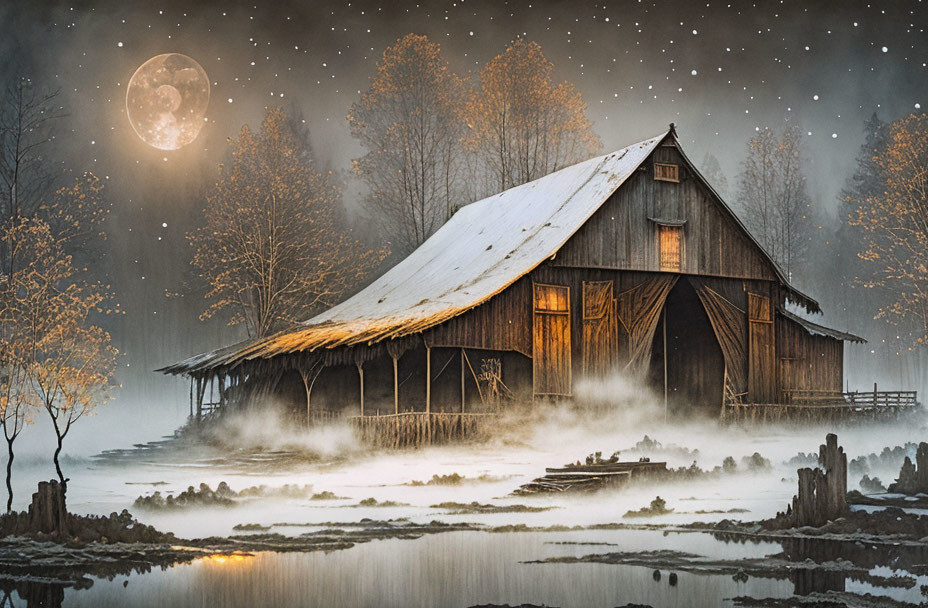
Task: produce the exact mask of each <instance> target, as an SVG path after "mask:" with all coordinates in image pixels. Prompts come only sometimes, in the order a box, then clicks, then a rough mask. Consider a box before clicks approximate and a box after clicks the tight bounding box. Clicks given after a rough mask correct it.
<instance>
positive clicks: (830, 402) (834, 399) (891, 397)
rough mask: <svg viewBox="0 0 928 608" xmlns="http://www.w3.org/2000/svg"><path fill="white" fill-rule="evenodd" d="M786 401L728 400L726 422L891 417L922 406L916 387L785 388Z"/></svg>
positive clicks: (824, 420)
mask: <svg viewBox="0 0 928 608" xmlns="http://www.w3.org/2000/svg"><path fill="white" fill-rule="evenodd" d="M783 400H784V403H726V404H725V405H723V406H722V421H723V422H732V423H737V422H745V423H764V422H787V421H790V422H835V421H849V422H850V421H878V420H892V419H895V418H898V417H899V416H900V415H902V414H904V413H907V412H912V411H915V410H916V409H917V408H918V407H919V403H918V394H917V393H916V391H864V392H860V391H851V392H846V393H841V392H837V391H810V390H802V391H800V390H791V391H783Z"/></svg>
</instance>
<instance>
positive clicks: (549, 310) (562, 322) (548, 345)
mask: <svg viewBox="0 0 928 608" xmlns="http://www.w3.org/2000/svg"><path fill="white" fill-rule="evenodd" d="M533 288H534V298H533V299H534V306H533V315H532V316H533V332H532V333H533V340H532V374H533V378H534V380H533V393H534V394H535V395H537V396H544V395H570V380H571V378H570V288H568V287H563V286H561V285H542V284H540V283H534V284H533Z"/></svg>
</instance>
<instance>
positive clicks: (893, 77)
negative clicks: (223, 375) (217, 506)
mask: <svg viewBox="0 0 928 608" xmlns="http://www.w3.org/2000/svg"><path fill="white" fill-rule="evenodd" d="M27 4H29V6H27ZM832 5H840V6H832ZM926 24H928V6H926V3H925V2H919V1H898V2H853V1H851V2H840V3H837V2H835V3H830V2H819V3H811V2H788V1H782V2H755V3H747V2H731V3H726V2H718V3H716V2H709V3H701V4H700V3H695V2H598V3H594V2H550V1H539V0H536V1H532V2H500V1H496V0H489V1H480V2H478V1H473V0H466V1H460V0H458V1H452V2H425V1H423V2H418V3H416V2H395V3H394V2H325V3H323V2H311V1H305V2H295V1H290V2H275V3H254V2H252V3H242V4H238V3H234V2H177V1H173V0H172V1H166V2H160V1H159V0H154V1H152V2H118V1H101V2H89V1H75V2H69V3H42V2H35V3H25V2H21V3H17V4H16V5H13V4H11V3H4V4H3V6H2V7H0V49H2V53H0V61H2V63H0V75H2V76H3V78H4V80H6V81H7V82H9V81H10V78H15V77H16V76H18V75H23V76H28V77H29V78H31V79H32V80H33V81H34V82H35V83H36V84H37V86H38V87H39V88H45V89H60V90H61V94H60V97H59V99H60V101H61V104H62V105H63V106H64V107H65V109H66V110H67V112H68V116H67V117H66V118H65V119H63V120H62V121H61V125H60V126H61V133H60V136H59V137H58V138H57V143H56V147H55V149H54V150H53V151H52V156H53V157H54V158H55V160H56V161H57V162H58V163H60V166H61V168H62V171H63V172H69V173H75V174H76V173H80V172H82V171H86V170H90V171H93V172H95V173H96V174H97V175H98V176H100V177H101V178H104V179H105V180H106V184H107V195H108V198H109V200H110V201H111V203H112V205H113V216H112V221H111V223H110V227H109V232H110V243H111V251H110V254H109V257H108V261H107V264H108V266H107V269H108V271H109V272H111V274H112V278H113V281H114V287H115V289H116V291H117V293H118V294H119V295H120V301H121V303H122V305H123V306H124V307H125V308H126V310H127V315H126V317H125V319H124V320H123V321H122V322H123V323H124V324H125V327H124V328H123V329H124V330H125V331H122V332H116V335H115V342H116V344H117V345H118V346H119V347H120V349H121V350H122V351H123V353H124V358H123V360H122V362H121V365H122V366H123V367H124V371H123V372H122V374H121V376H122V378H121V379H122V381H123V382H124V384H125V385H126V388H125V389H124V394H123V396H121V397H120V399H124V400H127V401H132V402H134V403H142V402H144V401H145V395H149V394H151V393H152V391H158V392H159V394H161V395H170V396H171V397H170V398H168V399H167V400H166V401H167V403H162V404H161V405H159V406H158V407H159V408H161V409H162V410H163V411H168V412H170V413H171V414H172V415H174V418H172V419H170V424H165V428H167V427H169V426H174V425H176V423H177V421H178V417H179V416H182V415H183V413H184V412H185V411H186V403H185V401H184V400H183V398H182V395H184V391H185V390H186V389H185V387H184V386H183V385H182V384H181V383H180V382H175V381H173V380H165V379H162V378H159V377H158V376H157V375H155V374H152V373H150V370H151V369H153V368H155V367H158V366H160V365H164V364H167V363H169V362H171V361H173V360H174V359H176V358H178V357H180V356H186V355H189V354H192V353H193V352H195V351H197V350H200V349H202V348H206V347H212V346H217V345H219V344H222V343H226V342H229V341H231V340H233V339H235V338H237V337H239V334H237V333H235V332H234V331H232V330H229V329H228V328H225V327H223V326H222V325H221V324H219V323H210V324H208V325H204V324H201V323H200V322H199V321H197V320H196V316H197V312H198V310H199V308H198V307H199V305H200V303H199V302H190V301H189V299H188V301H184V299H179V300H178V299H169V298H166V297H165V292H166V291H176V290H177V289H179V287H180V286H181V285H182V283H183V282H184V281H189V280H190V279H191V277H190V276H189V271H188V270H187V261H188V259H189V253H190V252H189V246H188V245H187V243H186V240H185V238H184V235H185V233H186V232H187V230H189V229H190V228H191V222H194V221H196V218H197V214H198V213H199V210H200V209H201V208H202V203H203V194H204V192H205V191H206V190H207V189H208V187H209V185H210V183H211V181H212V180H213V179H214V178H215V176H216V172H217V166H218V163H219V162H221V160H222V158H223V156H224V155H225V153H226V151H227V144H226V141H227V138H229V137H234V136H235V135H236V133H237V132H238V130H239V128H240V127H241V125H242V124H243V123H249V124H251V125H254V126H257V123H258V122H259V121H260V118H261V116H262V114H263V108H264V107H265V106H269V105H281V106H284V107H285V108H287V109H289V110H291V111H293V110H295V111H298V112H300V113H301V114H302V116H303V118H304V119H305V120H306V122H307V124H308V125H309V128H310V132H311V134H312V142H313V145H314V148H315V150H316V154H317V156H318V157H319V158H321V159H322V160H323V162H324V163H325V164H326V165H327V166H328V167H329V168H331V169H333V170H336V171H344V172H346V173H347V171H348V170H349V169H350V166H351V159H352V158H356V157H358V156H360V155H361V154H362V150H361V149H360V148H359V147H358V145H357V144H356V143H355V142H354V141H353V140H352V139H351V137H350V135H349V132H348V127H347V123H346V120H345V115H346V113H347V111H348V109H349V107H350V105H351V104H352V103H353V102H355V101H356V100H357V99H358V96H359V93H360V91H361V90H363V89H365V88H366V87H367V84H368V80H369V78H370V76H371V75H372V74H373V71H374V69H375V65H376V62H377V60H378V58H379V57H380V55H381V53H382V52H383V49H384V47H385V46H387V45H389V44H391V43H393V42H394V41H395V40H396V39H397V38H399V37H401V36H403V35H405V34H407V33H409V32H415V33H420V34H426V35H428V36H429V37H430V38H431V39H432V40H434V41H436V42H439V43H440V44H441V45H442V50H443V53H444V55H445V57H446V58H447V60H448V61H449V62H450V63H451V65H452V67H453V68H454V69H455V70H456V71H457V72H458V73H459V74H461V75H470V76H476V73H477V72H478V71H479V69H480V67H481V66H482V65H483V64H484V63H485V62H486V61H488V60H489V59H490V58H492V57H493V56H494V55H496V54H497V53H499V52H501V51H503V50H504V48H505V47H506V45H507V44H508V43H510V42H511V41H513V40H515V39H517V38H525V39H528V40H531V41H536V42H538V43H540V44H541V46H542V48H543V50H544V52H545V54H546V55H547V57H548V58H549V59H550V60H552V61H553V62H554V64H555V69H556V76H557V78H558V79H560V80H569V81H571V82H572V83H574V85H575V86H576V87H577V89H578V90H579V92H580V93H582V94H583V97H584V100H585V101H586V103H587V104H588V116H589V118H590V119H591V120H592V121H593V122H594V130H595V131H596V133H597V134H598V135H599V136H600V138H601V139H602V141H603V143H604V146H605V150H604V152H607V151H610V150H613V149H616V148H620V147H623V146H625V145H627V144H629V143H632V142H634V141H638V140H640V139H643V138H645V137H648V136H651V135H654V134H657V133H659V132H662V131H663V130H664V129H666V127H667V124H668V123H670V122H674V123H676V125H677V128H678V132H679V135H680V136H681V139H682V141H683V143H684V145H685V146H686V150H687V152H688V154H689V156H690V158H692V159H693V160H694V161H696V162H697V163H699V161H700V160H701V159H702V158H703V157H704V155H705V153H706V152H711V153H713V154H714V155H715V156H717V157H718V159H719V160H720V162H721V164H722V167H723V169H724V171H725V173H726V174H727V176H728V179H729V182H730V183H731V184H732V186H734V184H735V178H736V174H737V170H738V163H739V159H740V155H741V154H742V152H743V150H744V148H745V144H746V142H747V140H748V138H750V137H751V136H752V135H753V133H754V132H755V131H756V130H758V129H762V128H764V127H767V126H775V127H780V126H782V125H783V124H784V122H789V123H791V124H795V123H798V124H800V125H801V126H802V129H803V132H804V133H806V138H805V146H806V148H805V152H806V159H807V161H808V167H807V175H808V179H809V189H810V193H811V194H812V196H813V197H814V198H815V199H816V201H817V204H818V205H819V206H820V209H821V210H822V212H823V213H825V214H826V216H827V215H829V214H830V215H831V216H834V214H835V212H836V208H837V202H838V196H839V192H840V189H841V187H842V186H843V185H844V182H845V180H846V179H847V177H848V176H849V175H850V173H851V172H852V171H853V168H854V159H855V157H856V155H857V153H858V149H859V146H860V144H861V143H862V140H863V130H862V127H863V122H864V120H866V119H867V118H868V117H869V116H870V115H872V114H873V113H874V112H877V113H878V114H879V115H880V116H881V117H882V118H884V119H887V120H892V119H895V118H898V117H900V116H902V115H905V114H907V113H910V112H914V111H918V110H919V109H920V108H921V105H922V104H928V67H926V63H928V37H926V34H925V30H924V28H925V25H926ZM168 52H176V53H183V54H186V55H189V56H190V57H192V58H193V59H195V60H196V61H197V62H199V63H200V65H202V66H203V68H204V69H205V70H206V73H207V74H208V76H209V80H210V83H211V99H210V105H209V109H208V111H207V122H206V124H205V126H204V128H203V130H202V131H201V133H200V136H199V138H198V139H197V140H196V141H195V142H194V143H192V144H191V145H189V146H187V147H185V148H183V149H181V150H178V151H172V152H165V151H161V150H156V149H154V148H151V147H149V146H147V145H146V144H145V143H143V142H142V141H141V140H140V139H139V138H138V137H137V136H136V135H135V133H134V132H133V130H132V128H131V127H130V125H129V123H128V121H127V118H126V110H125V94H126V90H125V88H126V85H127V82H128V80H129V78H130V76H131V75H132V73H133V72H134V71H135V69H136V68H137V67H138V66H139V65H141V64H142V63H144V62H145V61H146V60H147V59H149V58H150V57H152V56H154V55H157V54H160V53H168ZM347 179H348V183H347V186H348V189H347V193H348V196H346V204H347V205H348V206H349V208H350V209H351V210H354V211H358V205H357V203H356V202H355V201H356V200H357V198H358V194H360V193H361V192H362V190H361V188H362V186H361V185H360V184H359V183H358V181H357V180H355V179H354V178H352V177H350V176H348V177H347ZM63 183H64V180H63ZM358 217H359V218H360V215H359V216H358ZM382 236H383V237H384V238H385V239H387V240H389V235H382ZM166 390H167V391H168V392H164V391H166ZM174 395H176V396H178V398H177V399H176V401H177V402H176V403H174V401H175V400H174V399H173V396H174ZM143 409H148V408H147V407H143Z"/></svg>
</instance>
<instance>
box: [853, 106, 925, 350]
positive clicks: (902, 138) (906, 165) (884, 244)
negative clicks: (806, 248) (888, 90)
mask: <svg viewBox="0 0 928 608" xmlns="http://www.w3.org/2000/svg"><path fill="white" fill-rule="evenodd" d="M872 161H873V165H874V169H875V171H873V174H874V175H877V176H879V178H878V179H879V180H880V186H881V187H878V186H876V185H875V184H874V185H872V186H868V187H866V188H862V189H861V194H865V196H863V197H862V198H860V199H856V203H857V209H856V211H855V212H854V214H853V215H852V217H851V220H850V223H851V224H852V225H853V226H856V227H858V228H860V229H861V230H862V231H863V232H864V234H865V235H866V240H865V242H864V246H863V247H862V249H861V251H860V254H859V255H860V257H861V258H862V259H863V260H864V261H866V262H868V265H869V267H870V271H871V274H870V277H869V279H868V280H866V282H865V284H866V286H868V287H874V288H882V289H883V290H884V291H885V292H886V294H887V295H888V297H889V300H890V302H889V303H888V304H887V305H885V306H883V307H881V308H880V310H879V312H878V314H877V317H878V318H884V319H886V320H888V321H890V322H901V321H914V322H915V323H917V324H918V327H919V334H920V335H919V337H918V338H917V339H916V341H917V342H918V343H920V344H924V343H926V342H928V115H926V114H912V115H910V116H908V117H905V118H901V119H899V120H897V121H895V122H894V123H892V124H891V125H890V128H889V133H888V139H887V141H886V144H885V145H883V146H880V147H878V148H877V149H876V151H875V153H874V155H873V158H872Z"/></svg>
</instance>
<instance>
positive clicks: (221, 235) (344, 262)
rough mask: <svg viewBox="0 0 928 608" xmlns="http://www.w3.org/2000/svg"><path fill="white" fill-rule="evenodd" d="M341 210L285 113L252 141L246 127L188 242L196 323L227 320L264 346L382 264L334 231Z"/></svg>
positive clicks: (270, 118) (276, 113)
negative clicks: (199, 292)
mask: <svg viewBox="0 0 928 608" xmlns="http://www.w3.org/2000/svg"><path fill="white" fill-rule="evenodd" d="M339 201H340V193H339V191H338V188H337V187H336V186H335V185H334V184H333V183H332V180H331V179H330V177H329V176H327V175H323V174H321V173H319V172H318V171H316V170H315V169H314V168H313V166H312V164H311V162H310V161H308V160H307V159H306V158H305V155H303V154H300V148H299V143H298V142H297V141H296V139H295V137H294V134H293V133H292V131H291V129H290V128H289V127H288V125H287V120H286V116H285V114H284V112H283V111H282V110H280V109H269V110H267V113H266V115H265V118H264V121H263V123H262V125H261V131H260V132H258V133H255V132H253V131H251V129H249V128H248V127H247V125H246V126H243V127H242V131H241V134H240V136H239V138H238V139H237V140H236V141H234V142H232V160H231V163H230V164H229V165H228V166H223V167H221V168H220V177H219V180H218V181H217V182H216V184H215V186H214V187H213V189H212V191H211V193H210V194H209V196H208V197H207V202H206V208H205V209H204V211H203V218H204V222H203V225H202V226H201V227H199V228H197V229H196V230H194V231H192V232H190V233H189V234H188V235H187V238H188V241H189V242H190V245H191V246H192V247H193V250H194V253H193V259H192V260H191V264H192V265H193V266H194V267H195V268H196V270H197V271H198V273H199V276H200V277H201V278H202V279H203V281H204V282H205V283H206V285H207V286H208V291H207V293H206V296H205V297H206V298H207V299H208V300H209V302H210V303H209V305H208V307H207V308H206V310H205V311H204V312H203V314H202V315H201V318H203V319H208V318H211V317H213V316H215V315H217V314H220V313H221V314H225V315H227V316H228V319H229V324H230V325H237V324H239V323H244V324H245V327H246V329H247V331H248V333H249V335H250V336H265V335H268V334H269V333H271V332H273V331H275V330H278V329H281V328H282V327H286V326H287V325H289V324H292V323H295V322H298V321H301V320H304V319H305V318H306V317H308V316H309V315H310V313H311V312H313V311H314V310H317V309H319V308H321V307H327V306H331V305H332V304H334V303H335V302H336V301H337V300H338V299H339V298H340V297H341V296H342V295H343V294H344V293H345V291H346V290H348V289H350V288H352V287H354V286H355V285H356V284H357V283H358V281H360V279H361V278H362V277H364V276H365V275H366V274H367V273H368V272H369V271H370V270H371V269H372V268H373V267H374V266H376V265H377V264H379V263H380V261H381V260H382V259H383V258H384V257H385V255H386V252H385V251H382V250H377V251H370V250H366V249H365V248H364V247H362V246H361V244H360V243H358V242H357V241H355V240H354V239H353V238H351V237H350V235H349V234H347V233H345V232H344V231H343V230H341V229H340V226H339V221H338V220H339V208H338V205H339Z"/></svg>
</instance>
